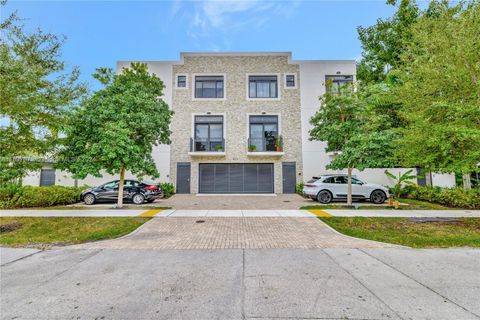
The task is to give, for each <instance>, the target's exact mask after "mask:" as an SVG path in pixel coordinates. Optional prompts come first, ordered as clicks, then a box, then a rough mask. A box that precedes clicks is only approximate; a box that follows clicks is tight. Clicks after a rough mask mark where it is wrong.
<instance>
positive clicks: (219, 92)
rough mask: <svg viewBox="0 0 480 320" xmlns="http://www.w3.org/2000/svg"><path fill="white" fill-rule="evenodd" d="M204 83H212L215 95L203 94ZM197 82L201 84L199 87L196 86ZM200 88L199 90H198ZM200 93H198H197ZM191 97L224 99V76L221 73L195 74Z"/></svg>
mask: <svg viewBox="0 0 480 320" xmlns="http://www.w3.org/2000/svg"><path fill="white" fill-rule="evenodd" d="M206 83H214V89H213V90H214V92H215V94H214V95H215V96H205V90H206V89H212V88H205V87H204V86H205V84H206ZM197 84H201V88H197ZM198 89H200V91H198ZM199 93H200V94H199ZM193 97H194V98H195V99H224V98H225V76H223V75H218V76H216V75H208V76H206V75H205V76H203V75H196V76H195V81H194V87H193Z"/></svg>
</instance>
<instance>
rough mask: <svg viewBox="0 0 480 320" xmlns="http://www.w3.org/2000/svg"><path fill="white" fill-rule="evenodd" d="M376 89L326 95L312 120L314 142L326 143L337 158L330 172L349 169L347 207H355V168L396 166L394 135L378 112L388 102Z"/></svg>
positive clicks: (345, 87)
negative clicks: (393, 164) (353, 181)
mask: <svg viewBox="0 0 480 320" xmlns="http://www.w3.org/2000/svg"><path fill="white" fill-rule="evenodd" d="M376 90H378V88H377V87H375V88H372V89H364V90H362V92H360V91H355V90H353V88H352V86H348V85H347V86H344V87H341V88H339V90H338V92H331V91H330V90H327V92H326V93H325V94H324V95H323V96H322V97H321V107H320V110H319V111H317V112H316V114H315V115H314V116H313V117H312V119H311V121H310V123H311V124H312V125H313V128H312V130H311V131H310V137H311V139H312V140H320V141H326V142H327V147H326V151H327V152H335V153H336V154H337V155H336V156H335V158H334V159H333V160H332V162H331V163H330V164H329V165H328V166H327V168H328V169H337V170H342V169H345V168H346V169H347V172H348V187H347V205H352V171H353V169H354V168H356V169H358V170H364V169H366V168H375V167H389V166H391V165H392V163H393V161H394V160H393V156H392V148H391V147H390V144H391V141H392V140H393V139H394V136H395V132H394V131H392V130H391V129H390V125H388V124H387V125H386V126H385V122H384V121H381V119H380V118H379V117H378V113H377V111H378V109H379V108H380V109H381V108H383V106H384V105H385V104H386V101H387V100H383V99H381V95H382V94H383V92H381V93H378V92H377V91H376Z"/></svg>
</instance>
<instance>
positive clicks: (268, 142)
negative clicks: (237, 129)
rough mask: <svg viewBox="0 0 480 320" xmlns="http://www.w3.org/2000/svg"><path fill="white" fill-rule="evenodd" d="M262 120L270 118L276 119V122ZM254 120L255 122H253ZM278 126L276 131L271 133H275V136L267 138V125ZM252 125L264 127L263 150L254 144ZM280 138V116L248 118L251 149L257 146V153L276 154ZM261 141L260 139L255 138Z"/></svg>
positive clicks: (251, 116)
mask: <svg viewBox="0 0 480 320" xmlns="http://www.w3.org/2000/svg"><path fill="white" fill-rule="evenodd" d="M261 118H270V119H273V118H275V120H276V121H271V122H270V121H265V119H264V120H263V121H260V119H261ZM252 120H253V121H252ZM273 124H274V125H276V131H271V132H274V134H273V135H272V136H270V137H267V136H266V135H265V133H266V132H267V131H266V130H265V126H266V125H273ZM252 125H257V126H258V125H261V126H262V132H263V137H262V144H261V146H260V147H261V148H259V146H258V145H256V144H253V143H252V139H253V138H252ZM279 136H280V125H279V116H278V115H250V116H249V118H248V137H249V139H248V140H249V146H248V147H249V148H250V145H252V144H253V145H255V146H256V150H255V152H275V151H276V141H277V139H278V137H279ZM255 139H259V138H255Z"/></svg>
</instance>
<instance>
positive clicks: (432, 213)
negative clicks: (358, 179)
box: [312, 209, 480, 218]
mask: <svg viewBox="0 0 480 320" xmlns="http://www.w3.org/2000/svg"><path fill="white" fill-rule="evenodd" d="M312 211H314V210H312ZM321 211H323V212H326V213H328V214H330V215H332V216H335V217H403V218H412V217H418V218H437V217H441V218H480V210H380V209H377V210H366V209H365V210H363V209H362V210H354V209H353V210H340V209H327V210H321Z"/></svg>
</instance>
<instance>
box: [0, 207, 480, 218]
mask: <svg viewBox="0 0 480 320" xmlns="http://www.w3.org/2000/svg"><path fill="white" fill-rule="evenodd" d="M137 216H143V217H294V218H302V217H312V218H313V217H315V216H321V217H329V216H334V217H422V218H425V217H426V218H428V217H449V218H462V217H465V218H480V210H378V209H377V210H354V209H352V210H339V209H325V210H293V209H292V210H175V209H168V210H160V209H152V210H145V209H141V210H137V209H98V210H97V209H95V210H75V209H72V210H37V209H21V210H0V217H137Z"/></svg>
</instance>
